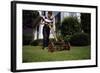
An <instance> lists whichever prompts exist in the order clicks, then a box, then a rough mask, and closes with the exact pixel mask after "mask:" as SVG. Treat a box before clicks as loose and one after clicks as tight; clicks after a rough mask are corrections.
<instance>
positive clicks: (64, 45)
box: [42, 11, 70, 52]
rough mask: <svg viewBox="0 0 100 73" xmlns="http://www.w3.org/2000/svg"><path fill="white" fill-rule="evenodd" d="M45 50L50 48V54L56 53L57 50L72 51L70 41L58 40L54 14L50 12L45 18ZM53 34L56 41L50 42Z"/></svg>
mask: <svg viewBox="0 0 100 73" xmlns="http://www.w3.org/2000/svg"><path fill="white" fill-rule="evenodd" d="M43 24H44V27H43V48H42V49H44V47H48V51H49V52H54V51H56V50H59V51H61V50H70V43H69V42H68V41H66V42H65V41H64V40H63V39H61V38H59V39H57V36H56V33H55V31H54V29H53V18H52V12H51V11H49V12H48V17H44V18H43ZM50 30H51V33H52V34H53V36H54V39H55V41H52V40H49V35H50Z"/></svg>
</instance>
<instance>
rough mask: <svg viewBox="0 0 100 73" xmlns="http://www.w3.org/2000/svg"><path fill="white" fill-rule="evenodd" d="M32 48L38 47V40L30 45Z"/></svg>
mask: <svg viewBox="0 0 100 73" xmlns="http://www.w3.org/2000/svg"><path fill="white" fill-rule="evenodd" d="M31 45H32V46H38V45H39V41H38V40H34V41H33V42H32V43H31Z"/></svg>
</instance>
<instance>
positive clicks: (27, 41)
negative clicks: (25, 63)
mask: <svg viewBox="0 0 100 73" xmlns="http://www.w3.org/2000/svg"><path fill="white" fill-rule="evenodd" d="M31 40H32V36H30V35H23V45H29V44H30V42H31Z"/></svg>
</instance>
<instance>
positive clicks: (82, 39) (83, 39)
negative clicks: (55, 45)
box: [70, 33, 90, 46]
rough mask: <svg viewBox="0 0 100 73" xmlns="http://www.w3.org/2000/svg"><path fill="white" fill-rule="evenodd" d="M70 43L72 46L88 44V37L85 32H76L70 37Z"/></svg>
mask: <svg viewBox="0 0 100 73" xmlns="http://www.w3.org/2000/svg"><path fill="white" fill-rule="evenodd" d="M70 44H71V45H74V46H86V45H89V44H90V37H89V35H88V34H86V33H76V34H74V35H72V37H71V38H70Z"/></svg>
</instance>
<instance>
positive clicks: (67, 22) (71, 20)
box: [61, 17, 80, 36]
mask: <svg viewBox="0 0 100 73" xmlns="http://www.w3.org/2000/svg"><path fill="white" fill-rule="evenodd" d="M79 31H80V23H79V21H78V19H77V17H66V18H64V19H63V21H62V26H61V34H62V36H66V35H69V34H73V33H75V32H79Z"/></svg>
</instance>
